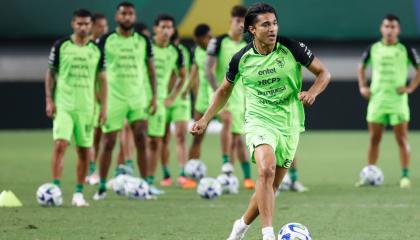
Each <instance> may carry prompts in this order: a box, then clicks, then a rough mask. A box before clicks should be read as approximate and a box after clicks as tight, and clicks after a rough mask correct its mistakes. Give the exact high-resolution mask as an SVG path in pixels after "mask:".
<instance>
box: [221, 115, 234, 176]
mask: <svg viewBox="0 0 420 240" xmlns="http://www.w3.org/2000/svg"><path fill="white" fill-rule="evenodd" d="M220 120H221V121H222V125H223V127H222V131H221V132H220V144H221V150H222V160H223V166H227V165H231V164H230V156H229V153H230V151H231V146H232V144H231V142H232V134H231V127H232V114H231V113H230V112H228V111H223V112H221V113H220ZM229 169H231V166H230V168H229ZM222 172H224V171H223V167H222Z"/></svg>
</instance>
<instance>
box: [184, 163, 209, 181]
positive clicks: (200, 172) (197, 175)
mask: <svg viewBox="0 0 420 240" xmlns="http://www.w3.org/2000/svg"><path fill="white" fill-rule="evenodd" d="M184 171H185V175H187V177H189V178H192V179H195V180H200V179H201V178H203V177H205V176H206V173H207V167H206V165H205V164H204V163H203V161H201V160H198V159H191V160H189V161H188V162H187V164H185V168H184Z"/></svg>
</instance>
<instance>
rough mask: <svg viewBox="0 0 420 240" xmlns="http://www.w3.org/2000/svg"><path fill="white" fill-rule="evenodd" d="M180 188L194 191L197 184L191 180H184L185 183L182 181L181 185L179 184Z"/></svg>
mask: <svg viewBox="0 0 420 240" xmlns="http://www.w3.org/2000/svg"><path fill="white" fill-rule="evenodd" d="M183 178H185V177H183ZM181 187H182V188H183V189H195V188H196V187H197V183H196V182H195V181H194V180H192V179H188V178H185V181H183V183H182V184H181Z"/></svg>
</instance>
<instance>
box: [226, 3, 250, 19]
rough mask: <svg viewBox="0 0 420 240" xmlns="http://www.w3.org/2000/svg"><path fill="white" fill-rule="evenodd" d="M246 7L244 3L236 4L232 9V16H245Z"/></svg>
mask: <svg viewBox="0 0 420 240" xmlns="http://www.w3.org/2000/svg"><path fill="white" fill-rule="evenodd" d="M246 10H247V9H246V7H244V6H242V5H236V6H234V7H233V8H232V10H230V16H231V17H245V14H246Z"/></svg>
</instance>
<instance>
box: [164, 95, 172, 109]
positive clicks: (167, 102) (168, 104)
mask: <svg viewBox="0 0 420 240" xmlns="http://www.w3.org/2000/svg"><path fill="white" fill-rule="evenodd" d="M172 103H174V99H173V98H172V97H167V98H166V99H165V107H169V106H171V105H172Z"/></svg>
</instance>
